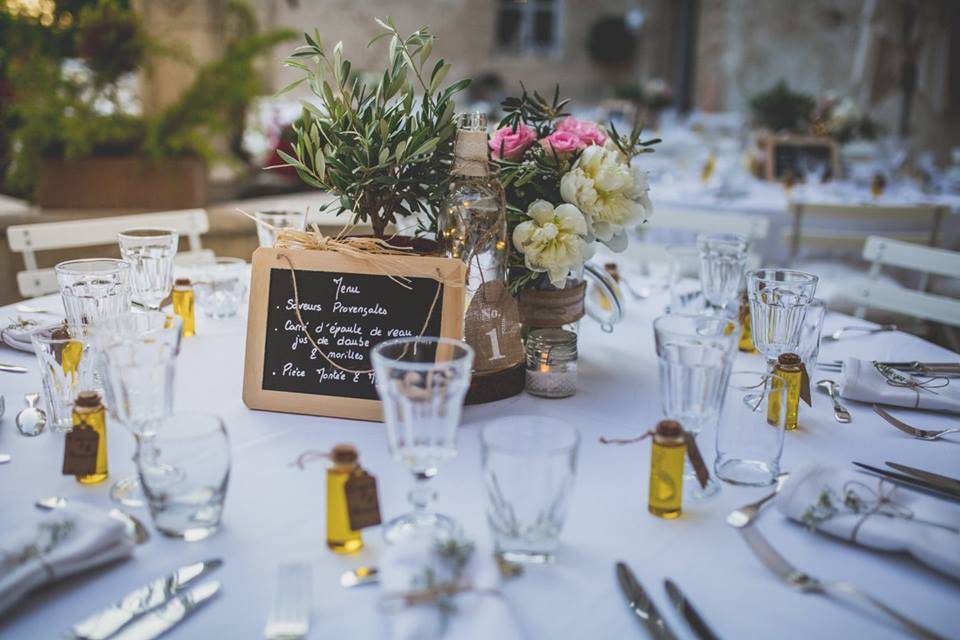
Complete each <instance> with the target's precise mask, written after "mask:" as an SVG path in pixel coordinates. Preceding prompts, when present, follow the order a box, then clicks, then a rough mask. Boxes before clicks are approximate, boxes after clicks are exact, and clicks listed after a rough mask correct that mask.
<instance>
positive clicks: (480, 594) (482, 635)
mask: <svg viewBox="0 0 960 640" xmlns="http://www.w3.org/2000/svg"><path fill="white" fill-rule="evenodd" d="M428 568H429V569H430V570H432V571H433V572H434V573H435V575H436V576H437V580H438V582H440V583H444V582H451V581H452V580H453V578H452V576H451V575H450V571H449V568H448V566H447V563H445V562H442V561H440V560H439V559H438V558H437V554H436V552H435V551H434V550H433V548H432V544H431V541H430V540H429V539H424V538H416V539H414V540H411V541H409V542H407V543H405V544H400V545H396V546H393V547H388V548H387V549H386V550H385V552H384V555H383V562H382V566H381V567H380V586H381V590H382V592H383V594H384V597H390V594H393V595H395V596H396V597H395V598H392V599H391V600H390V605H389V613H388V614H387V618H388V620H387V622H388V626H389V628H390V637H391V638H394V640H420V639H421V638H436V637H440V633H446V636H445V637H447V638H451V639H453V638H456V640H486V639H487V638H496V639H497V640H520V638H522V637H524V636H522V635H521V633H520V630H519V628H518V627H517V621H516V619H515V618H514V615H513V611H511V608H510V603H509V601H508V600H506V599H505V598H504V597H503V594H502V592H501V590H500V574H499V570H498V569H497V564H496V562H494V559H493V552H492V549H489V548H487V549H482V550H481V549H477V550H475V551H474V552H473V553H472V554H471V556H470V559H469V560H468V562H467V566H466V567H465V568H464V570H463V575H462V577H461V579H460V583H461V584H462V585H463V586H464V587H465V591H464V592H463V593H460V594H458V595H456V596H454V597H453V607H454V611H453V612H451V613H449V614H444V613H442V612H441V611H440V609H439V608H438V607H437V606H436V605H433V604H419V605H417V604H410V605H404V604H402V603H401V602H402V596H401V594H404V593H408V592H410V591H416V590H417V589H418V588H419V589H422V588H423V585H422V584H421V585H420V586H419V587H418V586H417V581H418V580H422V579H423V577H424V571H426V570H427V569H428Z"/></svg>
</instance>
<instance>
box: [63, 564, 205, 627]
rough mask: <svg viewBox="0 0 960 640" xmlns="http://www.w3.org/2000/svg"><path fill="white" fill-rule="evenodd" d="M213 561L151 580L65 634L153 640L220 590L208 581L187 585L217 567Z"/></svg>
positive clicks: (187, 567)
mask: <svg viewBox="0 0 960 640" xmlns="http://www.w3.org/2000/svg"><path fill="white" fill-rule="evenodd" d="M222 564H223V560H221V559H219V558H214V559H212V560H206V561H203V562H195V563H193V564H188V565H186V566H183V567H180V568H179V569H177V570H176V571H174V572H173V573H171V574H170V575H167V576H163V577H160V578H157V579H156V580H152V581H151V582H148V583H147V584H145V585H143V586H142V587H140V588H138V589H135V590H133V591H131V592H130V593H128V594H127V595H125V596H124V597H123V598H122V599H120V600H118V601H117V602H114V603H113V604H110V605H108V606H107V607H106V608H105V609H103V610H101V611H98V612H96V613H94V614H92V615H91V616H90V617H88V618H86V619H84V620H82V621H81V622H78V623H77V624H75V625H74V626H73V627H72V628H71V629H70V632H69V634H68V637H70V638H72V639H74V640H107V639H108V638H110V639H111V640H121V639H122V640H153V638H157V637H159V636H160V635H162V634H164V633H166V632H167V631H169V630H170V629H172V628H173V627H175V626H176V625H178V624H180V623H181V622H183V620H185V619H186V618H187V617H188V616H189V615H190V614H192V613H193V612H194V611H196V610H197V609H199V608H200V607H201V606H203V605H204V604H206V603H207V602H208V601H209V600H210V599H211V598H212V597H213V596H215V595H216V594H217V592H219V591H220V582H219V581H216V580H211V581H208V582H204V583H203V584H200V585H198V586H196V587H192V588H190V589H189V590H188V589H187V587H188V586H190V585H192V584H193V583H194V582H196V581H197V580H199V579H200V578H202V577H203V576H205V575H207V574H208V573H210V572H211V571H213V570H215V569H217V568H219V567H220V566H221V565H222Z"/></svg>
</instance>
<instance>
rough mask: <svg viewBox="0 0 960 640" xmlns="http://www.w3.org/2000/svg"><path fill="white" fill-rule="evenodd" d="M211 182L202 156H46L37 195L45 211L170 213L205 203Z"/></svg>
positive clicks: (38, 202)
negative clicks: (208, 180)
mask: <svg viewBox="0 0 960 640" xmlns="http://www.w3.org/2000/svg"><path fill="white" fill-rule="evenodd" d="M207 186H208V185H207V167H206V165H205V164H204V162H203V160H201V159H200V158H192V157H184V158H163V159H160V160H149V159H145V158H140V157H133V156H128V157H110V158H80V159H76V160H67V159H63V158H46V159H44V160H43V163H42V165H41V168H40V180H39V183H38V184H37V192H36V196H37V204H38V205H40V207H42V208H45V209H146V210H152V211H168V210H173V209H192V208H195V207H202V206H204V205H206V204H207Z"/></svg>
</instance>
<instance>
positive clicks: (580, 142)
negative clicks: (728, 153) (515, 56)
mask: <svg viewBox="0 0 960 640" xmlns="http://www.w3.org/2000/svg"><path fill="white" fill-rule="evenodd" d="M566 104H567V101H566V100H562V101H561V100H560V99H559V91H557V92H555V93H554V97H553V100H552V101H550V102H548V101H547V100H545V99H544V98H543V97H542V96H540V95H539V94H538V93H533V94H532V95H530V94H528V93H527V92H526V91H524V92H523V94H522V95H521V96H520V97H516V98H507V99H506V100H504V102H503V105H502V107H503V110H504V112H505V114H506V116H505V117H504V119H503V120H502V121H501V122H500V128H499V129H497V131H496V132H494V135H493V136H492V138H491V139H490V151H491V155H492V156H493V159H494V161H495V162H496V163H497V164H498V166H499V168H500V179H501V182H502V183H503V186H504V188H505V189H506V194H507V209H508V217H509V221H510V227H511V239H512V247H511V249H512V250H511V258H510V289H511V291H512V292H513V293H514V295H517V294H519V293H520V292H522V291H523V290H524V289H550V288H557V289H560V288H563V287H564V286H565V284H566V282H567V279H568V277H569V276H570V275H571V274H576V273H578V272H579V271H580V270H581V268H582V267H583V264H584V263H585V262H586V261H587V260H589V259H590V257H591V256H592V255H593V253H594V250H595V246H596V243H597V242H602V243H603V244H605V245H606V246H608V247H609V248H610V249H612V250H613V251H617V252H619V251H623V250H624V249H626V247H627V240H628V231H629V230H630V229H631V228H632V227H634V226H636V225H637V224H640V223H642V222H644V221H646V220H647V219H648V218H649V217H650V216H651V215H652V214H653V206H652V204H651V202H650V196H649V191H650V187H649V184H648V182H647V174H646V172H644V171H643V170H642V169H641V168H640V167H639V166H638V163H637V161H636V160H635V158H637V157H638V156H640V155H641V154H644V153H649V152H652V151H653V149H652V145H654V144H656V143H657V142H659V140H658V139H653V140H641V138H640V136H641V132H642V126H641V125H639V124H638V125H636V126H634V128H633V131H631V132H630V134H629V135H620V134H619V133H618V132H617V130H616V128H615V127H614V126H613V125H612V123H611V125H610V127H609V129H607V128H604V127H601V126H600V125H598V124H596V123H595V122H591V121H588V120H578V119H576V118H572V117H570V116H569V115H568V114H566V113H564V107H565V106H566Z"/></svg>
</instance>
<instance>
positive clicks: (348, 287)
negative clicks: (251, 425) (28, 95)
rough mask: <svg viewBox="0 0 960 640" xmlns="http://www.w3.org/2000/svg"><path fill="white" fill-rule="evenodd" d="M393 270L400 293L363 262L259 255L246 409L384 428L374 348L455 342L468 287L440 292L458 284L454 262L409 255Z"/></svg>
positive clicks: (289, 253) (302, 253) (317, 255)
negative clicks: (406, 340) (400, 341)
mask: <svg viewBox="0 0 960 640" xmlns="http://www.w3.org/2000/svg"><path fill="white" fill-rule="evenodd" d="M288 259H289V261H290V262H289V263H288V262H287V260H288ZM389 264H390V267H391V269H395V270H397V271H398V272H402V273H391V274H390V275H393V276H395V277H399V276H403V278H402V282H403V284H402V285H401V284H400V283H399V282H398V279H399V278H397V279H392V278H391V277H389V276H387V275H385V274H383V273H382V272H381V271H379V270H378V269H376V268H372V267H371V265H370V264H367V263H366V262H365V261H364V260H362V259H357V258H352V257H345V256H342V255H340V254H336V253H333V252H330V251H310V250H278V249H258V250H257V253H256V254H255V255H254V261H253V275H252V280H253V283H252V286H251V296H250V313H249V316H248V329H247V354H246V367H245V372H244V402H246V404H247V405H248V406H250V407H251V408H256V409H270V410H274V411H288V412H294V413H311V414H317V415H332V416H342V417H353V418H365V419H379V418H380V416H381V410H380V405H379V401H378V396H377V391H376V388H375V386H374V376H373V371H372V368H373V367H372V364H371V361H370V350H371V348H373V347H374V346H376V345H377V344H378V343H380V342H382V341H384V340H389V339H392V338H402V337H411V336H419V335H426V336H437V335H443V336H448V337H456V338H459V337H460V333H461V332H462V320H457V318H462V308H463V292H462V287H451V286H445V285H444V284H443V282H459V281H462V280H461V279H459V278H460V274H461V269H462V265H461V266H460V267H459V268H458V267H457V264H460V263H459V262H458V261H455V260H448V259H446V258H427V257H416V256H410V257H397V258H396V259H395V260H394V259H393V258H391V261H390V263H389ZM290 265H293V267H294V269H293V272H291V269H290ZM381 266H382V265H381ZM370 271H374V273H371V272H370ZM291 275H294V276H295V278H296V290H295V289H294V281H293V279H292V278H291ZM298 310H299V314H298V313H297V311H298ZM453 314H456V315H453Z"/></svg>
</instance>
